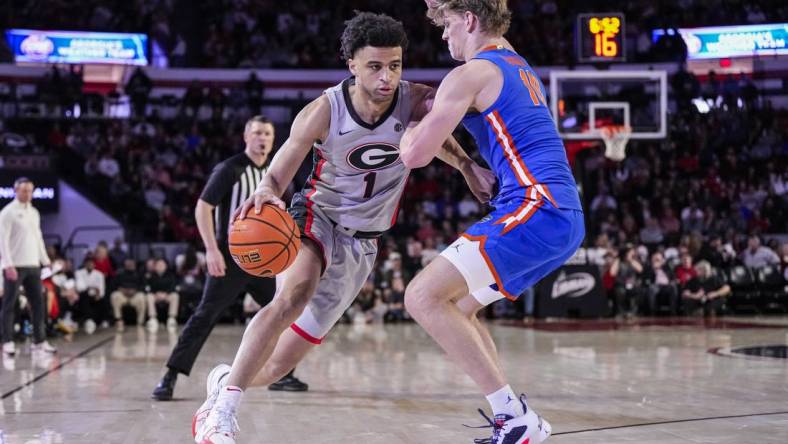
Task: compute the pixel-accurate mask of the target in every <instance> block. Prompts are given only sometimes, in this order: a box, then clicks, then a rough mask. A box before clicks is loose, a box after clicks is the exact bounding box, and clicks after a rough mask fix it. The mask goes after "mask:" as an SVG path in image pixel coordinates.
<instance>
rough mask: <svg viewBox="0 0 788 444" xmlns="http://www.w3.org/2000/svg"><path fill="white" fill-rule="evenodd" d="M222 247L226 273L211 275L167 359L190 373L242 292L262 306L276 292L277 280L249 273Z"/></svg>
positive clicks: (168, 364)
mask: <svg viewBox="0 0 788 444" xmlns="http://www.w3.org/2000/svg"><path fill="white" fill-rule="evenodd" d="M219 248H220V249H221V250H222V253H223V255H224V262H225V265H226V266H227V267H226V270H225V274H224V276H222V277H218V278H217V277H213V276H208V279H206V281H205V287H203V291H202V299H201V300H200V304H199V305H198V306H197V308H196V309H195V310H194V313H193V314H192V315H191V317H190V318H189V320H188V321H187V322H186V326H184V327H183V331H181V335H180V336H179V337H178V343H177V344H176V345H175V348H174V349H173V350H172V354H170V359H169V360H168V361H167V367H169V368H171V369H173V370H177V371H178V372H180V373H183V374H185V375H187V376H188V375H189V373H191V371H192V366H194V361H196V360H197V355H198V354H199V353H200V349H202V346H203V344H205V340H206V339H208V335H210V334H211V330H213V327H214V325H216V322H217V321H218V320H219V317H220V316H221V315H222V313H224V312H225V310H227V308H228V307H230V306H231V305H233V303H234V302H235V301H236V299H237V298H238V295H239V294H240V293H241V292H243V291H246V292H248V293H249V294H251V295H252V298H253V299H254V300H255V302H257V303H258V304H260V306H261V307H265V306H266V305H268V303H269V302H271V299H273V297H274V293H275V292H276V279H273V278H259V277H254V276H251V275H249V274H247V273H246V272H244V271H243V270H241V269H240V268H238V265H236V264H235V262H234V261H233V259H232V258H231V257H230V255H229V254H228V253H227V247H226V246H222V247H219Z"/></svg>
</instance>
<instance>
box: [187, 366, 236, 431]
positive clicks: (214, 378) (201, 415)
mask: <svg viewBox="0 0 788 444" xmlns="http://www.w3.org/2000/svg"><path fill="white" fill-rule="evenodd" d="M231 368H232V367H230V366H229V365H227V364H219V365H217V366H216V367H214V368H213V370H211V372H210V373H208V379H207V380H206V381H205V402H203V403H202V405H201V406H200V408H199V409H197V412H195V413H194V415H193V416H192V437H193V438H194V441H195V442H197V443H200V442H201V441H198V440H197V435H198V434H199V431H200V430H201V429H202V428H203V426H204V424H205V420H206V419H208V414H209V413H211V409H212V408H213V405H214V404H216V398H218V397H219V389H221V388H222V380H223V379H224V378H225V377H227V375H229V374H230V369H231Z"/></svg>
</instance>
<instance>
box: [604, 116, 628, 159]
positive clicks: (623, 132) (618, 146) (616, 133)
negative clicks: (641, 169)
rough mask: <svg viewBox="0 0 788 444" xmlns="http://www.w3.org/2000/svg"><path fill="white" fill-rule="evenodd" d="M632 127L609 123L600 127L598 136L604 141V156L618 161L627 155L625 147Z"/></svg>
mask: <svg viewBox="0 0 788 444" xmlns="http://www.w3.org/2000/svg"><path fill="white" fill-rule="evenodd" d="M631 135H632V128H630V127H628V126H622V125H611V126H606V127H604V128H601V129H600V130H599V136H600V137H601V138H602V140H603V141H604V142H605V157H607V158H608V159H610V160H612V161H614V162H620V161H622V160H624V158H625V157H627V153H626V148H627V142H629V137H630V136H631Z"/></svg>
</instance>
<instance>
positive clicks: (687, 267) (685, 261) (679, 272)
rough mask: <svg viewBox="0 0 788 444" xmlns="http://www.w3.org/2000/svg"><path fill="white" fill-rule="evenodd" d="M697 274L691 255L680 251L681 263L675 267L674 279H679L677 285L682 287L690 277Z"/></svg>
mask: <svg viewBox="0 0 788 444" xmlns="http://www.w3.org/2000/svg"><path fill="white" fill-rule="evenodd" d="M697 276H698V272H697V271H696V270H695V267H694V266H693V263H692V256H690V254H689V253H686V252H685V253H682V254H681V263H680V264H679V266H678V267H676V280H677V281H679V285H680V286H681V288H682V289H683V288H684V287H686V286H687V283H689V281H690V280H691V279H692V278H695V277H697Z"/></svg>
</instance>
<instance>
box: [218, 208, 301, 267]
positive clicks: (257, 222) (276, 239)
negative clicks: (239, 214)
mask: <svg viewBox="0 0 788 444" xmlns="http://www.w3.org/2000/svg"><path fill="white" fill-rule="evenodd" d="M229 243H230V254H231V255H232V257H233V260H234V261H235V263H236V264H238V266H239V267H241V269H242V270H244V271H245V272H247V273H249V274H251V275H253V276H260V277H272V276H276V275H277V274H279V273H281V272H283V271H285V270H286V269H287V267H289V266H290V265H291V264H292V263H293V261H295V258H296V254H297V253H298V249H299V248H301V232H300V231H299V230H298V226H296V224H295V221H294V220H293V218H292V217H290V215H289V214H287V212H286V211H284V210H282V209H280V208H279V207H277V206H274V205H269V204H266V205H263V208H262V210H261V211H260V214H255V213H254V210H250V211H249V213H248V214H247V215H246V218H244V219H238V220H236V221H234V222H233V224H232V226H231V227H230V239H229Z"/></svg>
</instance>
